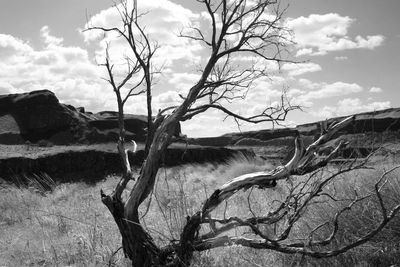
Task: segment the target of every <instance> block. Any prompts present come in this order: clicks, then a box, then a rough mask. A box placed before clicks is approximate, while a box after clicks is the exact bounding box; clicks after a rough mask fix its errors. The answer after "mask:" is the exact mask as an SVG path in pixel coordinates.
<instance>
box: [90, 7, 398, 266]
mask: <svg viewBox="0 0 400 267" xmlns="http://www.w3.org/2000/svg"><path fill="white" fill-rule="evenodd" d="M197 2H199V3H201V4H202V5H203V7H204V9H205V11H206V12H207V14H208V16H209V17H210V21H211V24H210V26H209V29H208V30H206V31H204V29H201V28H199V27H192V28H191V29H189V30H185V31H182V32H181V34H180V35H181V37H182V38H189V39H191V40H193V41H198V42H200V43H202V45H204V46H205V47H207V48H208V51H209V57H208V60H207V62H206V63H205V65H204V67H203V68H202V71H201V75H200V78H199V79H198V81H197V82H196V83H195V84H194V85H193V86H192V87H191V88H190V89H189V91H188V93H187V95H186V96H182V102H181V104H180V105H178V106H174V107H169V108H167V109H164V110H160V111H159V113H158V114H157V116H155V118H153V115H152V108H153V107H152V98H151V86H152V77H153V74H154V71H153V67H152V65H151V63H152V57H153V55H154V53H155V52H156V50H157V45H155V44H152V43H151V42H150V37H149V36H148V35H147V34H146V33H145V30H144V28H143V27H141V25H140V22H139V21H140V18H141V16H142V15H137V9H136V5H133V8H128V4H127V2H126V1H122V2H121V3H120V4H118V5H116V6H115V8H116V9H117V10H118V12H119V14H120V16H121V21H122V22H123V28H104V27H96V26H90V27H88V30H101V31H103V32H106V33H107V32H115V33H118V34H119V36H120V37H121V38H122V39H123V40H125V41H126V43H127V44H128V46H129V47H130V49H131V50H132V52H133V55H134V57H133V58H127V59H126V61H127V66H128V71H127V75H126V76H125V77H124V78H123V79H122V81H121V82H119V83H118V82H117V81H115V75H114V73H113V65H112V64H111V63H110V60H109V55H108V53H107V55H106V61H105V63H104V66H105V67H106V69H107V71H108V76H109V78H108V79H107V80H108V82H109V83H110V84H111V86H112V88H113V90H114V92H115V94H116V96H117V102H118V110H119V118H120V120H119V122H120V140H119V143H118V149H119V152H120V154H121V158H122V159H123V163H124V174H123V176H122V178H121V180H120V182H119V183H118V184H117V185H116V187H115V189H114V191H113V192H112V193H111V194H109V195H106V194H105V193H104V192H103V191H102V192H101V199H102V202H103V203H104V204H105V205H106V206H107V208H108V209H109V211H110V212H111V213H112V215H113V217H114V219H115V222H116V223H117V225H118V228H119V230H120V234H121V236H122V245H123V249H124V253H125V255H126V256H127V257H129V258H130V259H131V260H132V264H133V265H134V266H159V265H166V266H187V265H190V262H191V259H192V257H193V252H194V251H203V250H208V249H212V248H215V247H220V246H229V245H231V244H239V245H242V246H247V247H252V248H256V249H270V250H275V251H280V252H284V253H292V254H293V253H299V254H304V255H310V256H314V257H329V256H334V255H337V254H339V253H342V252H345V251H347V250H349V249H351V248H353V247H355V246H357V245H360V244H362V243H364V242H366V241H368V240H370V239H371V238H372V237H373V236H374V235H375V234H376V233H377V232H379V231H380V230H381V229H382V228H383V227H384V226H385V225H386V224H387V223H388V222H389V221H390V220H391V219H392V218H393V217H394V215H395V214H396V213H397V212H398V210H399V209H400V206H396V207H395V208H393V209H392V210H391V211H390V212H389V211H387V208H386V207H385V205H384V203H383V201H381V200H382V197H381V194H380V189H381V186H380V183H381V182H382V181H381V180H379V181H378V183H377V184H376V196H377V197H378V198H379V200H380V203H381V211H382V221H381V222H380V224H379V225H378V226H377V228H376V229H373V230H371V231H370V232H368V233H367V234H366V235H364V236H362V237H361V238H360V239H358V240H355V241H354V242H351V243H350V244H347V245H343V246H342V247H339V248H335V249H327V250H324V247H328V248H330V247H329V245H330V244H331V243H332V241H333V240H334V239H335V235H336V233H337V228H338V220H339V217H340V216H341V214H342V213H343V212H344V211H345V210H347V209H349V208H351V206H352V205H354V204H355V203H357V202H359V201H361V200H362V199H364V198H363V197H362V198H359V197H356V198H355V199H354V200H353V201H352V202H351V203H350V204H349V206H348V207H346V208H344V209H342V210H340V211H338V213H337V215H336V216H335V218H334V220H333V225H334V227H333V230H332V233H331V235H330V236H328V237H326V238H325V239H322V240H316V239H315V238H313V234H312V233H313V232H315V231H317V230H318V229H319V227H317V228H316V229H314V230H313V231H311V233H310V238H309V240H308V241H307V242H288V236H289V235H290V233H291V231H292V229H293V227H294V225H295V224H296V223H297V222H298V221H299V219H300V218H301V217H302V215H303V212H304V211H305V210H306V209H307V207H308V206H309V205H310V204H311V203H313V201H315V200H316V199H318V198H319V197H321V196H322V195H323V194H326V193H324V190H323V189H324V188H325V186H326V185H327V184H328V183H329V182H330V181H331V180H332V179H334V178H335V177H337V176H338V175H340V174H341V173H344V172H349V171H351V170H354V169H358V168H362V167H363V166H364V164H358V163H357V164H356V163H354V164H350V165H349V166H348V167H347V168H345V169H341V170H338V171H336V172H335V173H333V174H332V175H328V176H327V177H325V178H323V179H319V180H316V181H314V183H313V184H312V186H309V187H307V186H305V185H304V186H302V187H300V188H298V187H297V188H293V190H291V191H290V192H289V193H288V195H287V196H286V199H285V201H283V202H282V203H281V204H280V205H279V206H278V207H276V208H275V209H273V210H271V211H270V212H268V213H267V214H264V215H262V216H251V217H249V218H244V219H243V218H239V217H238V216H233V217H229V218H215V217H214V215H213V214H214V213H215V211H216V209H217V208H218V207H219V206H220V205H221V203H225V202H226V201H227V200H228V199H229V198H231V197H232V196H233V195H235V194H236V193H238V192H239V191H241V190H246V189H249V188H254V187H258V188H261V189H264V190H267V189H268V188H271V187H274V186H276V184H277V181H279V180H283V179H288V178H289V177H292V176H304V175H306V174H311V175H310V177H315V176H316V173H318V172H319V170H320V169H321V168H322V167H324V166H325V165H327V163H328V162H329V160H330V159H332V158H333V157H334V156H335V155H336V153H337V152H338V151H339V150H340V149H341V148H342V147H343V146H344V143H340V144H338V145H337V147H336V148H335V149H334V150H333V151H332V153H330V154H329V155H328V156H327V157H325V158H323V159H321V157H319V156H318V152H319V150H320V148H321V147H322V146H323V145H325V144H326V143H327V141H329V140H330V139H331V138H332V136H333V135H334V134H335V133H336V132H338V131H339V130H340V129H342V128H343V127H345V126H346V125H348V124H349V123H351V121H352V120H353V118H347V119H345V120H343V121H342V122H340V123H337V124H334V125H330V126H329V127H325V129H324V131H323V132H322V134H321V137H320V138H319V139H318V140H316V141H315V142H314V143H312V144H311V145H310V146H308V147H307V148H305V147H304V145H303V143H302V141H301V139H300V137H297V138H296V140H295V148H296V151H295V154H294V156H293V158H292V159H291V160H290V161H289V162H288V163H287V164H286V165H284V166H280V167H277V168H276V169H274V170H273V171H268V172H267V171H266V172H259V173H249V174H246V175H243V176H240V177H236V178H234V179H232V180H231V181H230V182H228V183H226V184H224V185H222V186H221V187H219V188H217V189H215V191H214V192H213V193H212V194H211V196H210V197H209V198H208V199H206V200H205V202H204V204H203V206H202V208H201V210H199V211H198V212H197V213H195V214H194V215H192V216H190V217H188V218H187V223H186V226H185V227H184V228H183V231H182V233H181V235H180V240H178V241H171V243H170V244H169V245H167V246H165V247H160V246H159V245H157V244H156V242H155V241H154V239H153V238H152V236H151V235H150V234H149V232H147V231H146V229H145V228H144V227H143V226H142V224H141V221H140V218H139V206H140V205H141V204H142V203H143V202H144V201H145V200H146V199H147V198H148V197H149V195H150V194H151V192H152V190H153V189H154V186H155V183H156V175H157V172H158V170H159V168H160V166H161V160H162V157H163V155H164V154H165V152H166V149H167V147H168V146H169V145H170V144H171V142H172V140H173V136H174V134H175V132H176V128H177V127H178V125H179V123H180V122H182V121H185V120H189V119H191V118H193V117H195V116H198V115H200V114H201V113H203V112H205V111H207V110H209V109H217V110H219V111H221V112H223V113H225V114H226V115H227V116H229V117H232V118H234V120H235V121H245V122H249V123H260V122H272V123H279V122H282V121H284V120H285V118H286V115H287V114H288V112H290V111H291V110H294V109H298V108H299V107H298V106H292V105H290V104H289V102H288V101H287V100H286V98H285V97H284V96H283V97H282V98H281V104H280V105H278V106H270V107H266V108H265V110H263V111H262V112H261V113H260V114H254V115H251V116H244V115H241V114H239V113H237V112H235V111H234V110H230V109H229V108H228V106H227V105H226V103H228V102H230V101H234V100H235V99H237V98H244V97H245V95H246V92H247V90H250V89H251V87H252V83H253V82H254V81H256V80H257V79H259V78H262V77H266V76H268V74H269V69H267V68H266V67H265V68H260V67H255V66H254V65H253V64H251V65H249V66H246V65H243V66H235V65H234V64H233V63H232V62H233V60H234V59H235V57H237V56H241V55H250V56H252V57H253V58H255V60H258V62H261V63H266V62H275V63H278V64H280V63H282V62H292V61H291V60H290V59H289V57H288V56H287V55H288V54H287V46H288V45H290V44H291V41H290V38H289V36H290V31H289V30H288V29H287V28H285V26H284V24H283V22H282V16H283V14H284V12H285V9H284V8H283V9H282V8H281V7H280V3H279V1H276V0H254V1H246V0H231V1H230V0H197ZM257 65H260V64H257ZM264 65H265V66H268V65H267V64H264ZM135 75H136V76H137V75H142V78H141V79H139V82H138V83H137V84H136V85H134V86H132V87H130V89H129V90H128V93H127V94H126V95H125V96H122V95H121V89H122V88H123V87H124V86H126V85H127V83H128V81H130V80H131V78H132V77H134V76H135ZM141 93H145V94H146V97H147V111H148V114H147V115H148V135H147V141H146V148H145V149H146V159H145V161H144V163H143V165H142V166H141V169H140V172H139V175H138V177H136V179H135V177H133V173H132V171H131V167H130V163H129V160H128V156H127V152H126V149H125V146H124V126H123V107H124V104H125V103H126V101H127V100H128V98H130V97H131V96H135V95H137V94H141ZM166 113H168V114H167V115H165V114H166ZM382 177H383V178H382V179H384V177H385V175H384V176H382ZM130 180H135V184H134V186H133V188H132V189H131V191H130V193H129V197H128V199H127V200H126V201H123V200H122V197H121V195H122V192H123V191H124V190H125V189H126V185H127V183H128V182H129V181H130ZM305 184H306V183H305ZM277 223H278V224H280V225H281V226H280V228H281V231H279V233H276V234H275V235H268V234H266V233H265V232H264V231H263V228H262V226H263V225H272V224H277ZM206 226H207V227H209V228H207V227H206ZM240 227H247V228H249V229H250V230H251V231H252V233H253V235H254V238H246V237H230V236H229V235H224V234H225V233H227V232H229V231H230V230H231V229H234V228H240ZM201 229H210V232H208V233H204V234H200V232H201ZM202 231H203V232H204V230H202ZM315 247H317V248H318V249H314V248H315Z"/></svg>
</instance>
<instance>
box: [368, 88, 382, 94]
mask: <svg viewBox="0 0 400 267" xmlns="http://www.w3.org/2000/svg"><path fill="white" fill-rule="evenodd" d="M369 92H370V93H382V92H383V90H382V88H380V87H375V86H373V87H371V89H369Z"/></svg>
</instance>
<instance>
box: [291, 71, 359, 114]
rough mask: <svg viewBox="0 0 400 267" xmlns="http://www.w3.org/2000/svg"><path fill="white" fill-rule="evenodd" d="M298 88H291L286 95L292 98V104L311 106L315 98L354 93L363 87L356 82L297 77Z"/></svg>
mask: <svg viewBox="0 0 400 267" xmlns="http://www.w3.org/2000/svg"><path fill="white" fill-rule="evenodd" d="M297 85H298V86H299V87H300V88H291V89H290V90H289V91H288V96H289V97H290V98H291V99H293V101H292V102H293V104H297V105H301V106H305V107H311V106H313V105H314V101H315V100H319V99H327V98H332V97H340V96H345V95H350V94H356V93H360V92H362V91H363V88H362V87H361V86H360V85H358V84H356V83H346V82H341V81H339V82H334V83H325V82H312V81H310V80H308V79H304V78H302V79H299V80H298V84H297Z"/></svg>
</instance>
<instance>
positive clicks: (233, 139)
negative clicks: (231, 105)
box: [190, 108, 400, 146]
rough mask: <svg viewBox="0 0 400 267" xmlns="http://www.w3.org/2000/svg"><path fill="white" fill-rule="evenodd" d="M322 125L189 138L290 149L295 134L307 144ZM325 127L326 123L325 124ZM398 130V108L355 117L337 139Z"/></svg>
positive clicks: (199, 141)
mask: <svg viewBox="0 0 400 267" xmlns="http://www.w3.org/2000/svg"><path fill="white" fill-rule="evenodd" d="M343 118H345V117H336V118H331V119H328V120H327V121H326V123H327V124H328V125H329V124H331V123H333V122H338V121H341V120H342V119H343ZM321 123H322V121H318V122H313V123H308V124H302V125H298V126H296V127H294V128H283V129H266V130H259V131H249V132H241V133H230V134H225V135H222V136H218V137H208V138H192V139H190V143H191V144H199V145H205V146H234V145H240V146H262V145H267V144H271V145H274V144H275V145H276V146H282V145H292V143H293V141H292V140H293V137H294V136H296V135H297V134H300V135H302V136H303V137H305V138H306V139H307V142H308V141H310V140H313V138H315V137H317V136H319V134H320V132H321V128H320V127H321V126H320V125H321ZM324 123H325V121H324ZM399 130H400V108H391V109H385V110H380V111H374V112H365V113H360V114H355V120H354V122H353V123H351V124H350V125H349V126H347V127H346V128H344V129H342V130H341V131H340V133H338V134H337V135H349V134H350V135H353V134H360V133H366V132H376V133H382V132H386V131H399Z"/></svg>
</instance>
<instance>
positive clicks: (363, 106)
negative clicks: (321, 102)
mask: <svg viewBox="0 0 400 267" xmlns="http://www.w3.org/2000/svg"><path fill="white" fill-rule="evenodd" d="M386 108H390V101H384V102H368V103H363V101H361V99H359V98H345V99H342V100H339V101H338V102H337V104H336V106H325V107H323V108H322V109H320V110H319V111H318V112H317V113H316V114H315V116H317V117H324V118H330V117H336V116H343V115H350V114H354V113H360V112H367V111H374V110H381V109H386Z"/></svg>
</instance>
